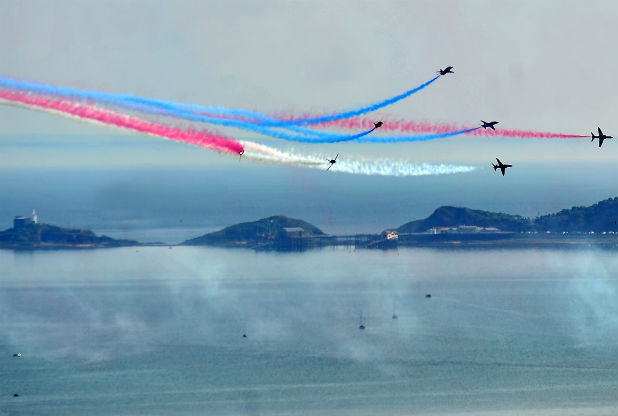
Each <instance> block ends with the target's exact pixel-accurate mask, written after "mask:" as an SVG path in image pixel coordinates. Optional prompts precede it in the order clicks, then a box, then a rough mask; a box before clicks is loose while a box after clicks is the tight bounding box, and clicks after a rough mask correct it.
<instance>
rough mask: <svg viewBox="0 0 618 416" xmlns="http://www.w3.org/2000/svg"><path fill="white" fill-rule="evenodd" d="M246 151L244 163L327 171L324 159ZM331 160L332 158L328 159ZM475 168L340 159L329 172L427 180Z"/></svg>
mask: <svg viewBox="0 0 618 416" xmlns="http://www.w3.org/2000/svg"><path fill="white" fill-rule="evenodd" d="M241 143H242V145H243V147H244V148H245V155H244V156H243V157H245V156H246V157H247V159H251V160H255V161H260V162H266V163H272V164H278V165H289V166H300V167H308V168H314V169H326V168H327V167H328V162H327V159H328V158H327V157H326V156H325V155H319V154H317V155H316V154H313V155H302V154H295V153H291V152H283V151H281V150H278V149H275V148H273V147H269V146H266V145H263V144H260V143H255V142H249V141H241ZM331 157H332V155H331ZM475 169H476V167H474V166H465V165H448V164H443V163H441V164H430V163H409V162H402V161H393V160H390V159H375V160H365V159H348V158H341V159H339V160H337V164H335V165H333V167H332V168H331V169H330V170H331V171H333V172H343V173H352V174H357V175H381V176H426V175H446V174H453V173H465V172H471V171H473V170H475Z"/></svg>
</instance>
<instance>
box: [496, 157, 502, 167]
mask: <svg viewBox="0 0 618 416" xmlns="http://www.w3.org/2000/svg"><path fill="white" fill-rule="evenodd" d="M496 160H497V161H498V164H499V165H500V166H502V162H500V159H498V158H496Z"/></svg>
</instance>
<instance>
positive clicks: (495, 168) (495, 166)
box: [491, 163, 498, 172]
mask: <svg viewBox="0 0 618 416" xmlns="http://www.w3.org/2000/svg"><path fill="white" fill-rule="evenodd" d="M491 166H493V167H494V172H495V171H496V170H498V165H494V164H493V163H492V164H491Z"/></svg>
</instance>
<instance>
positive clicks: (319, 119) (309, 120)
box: [261, 75, 440, 127]
mask: <svg viewBox="0 0 618 416" xmlns="http://www.w3.org/2000/svg"><path fill="white" fill-rule="evenodd" d="M438 78H440V75H438V76H436V77H435V78H433V79H431V80H429V81H427V82H426V83H424V84H421V85H419V86H418V87H416V88H413V89H411V90H409V91H406V92H404V93H403V94H399V95H396V96H394V97H392V98H388V99H386V100H384V101H380V102H379V103H376V104H371V105H368V106H366V107H361V108H359V109H356V110H352V111H346V112H342V113H336V114H331V115H327V116H321V117H313V118H303V119H297V120H287V121H276V122H263V123H261V124H262V125H264V126H277V127H284V126H289V125H294V124H296V125H299V124H301V125H302V124H317V123H327V122H330V121H337V120H342V119H346V118H352V117H356V116H359V115H361V114H365V113H370V112H372V111H376V110H379V109H380V108H383V107H386V106H388V105H391V104H394V103H396V102H397V101H401V100H403V99H404V98H406V97H409V96H410V95H412V94H414V93H416V92H419V91H420V90H422V89H424V88H425V87H428V86H429V85H431V84H432V83H433V82H434V81H435V80H437V79H438Z"/></svg>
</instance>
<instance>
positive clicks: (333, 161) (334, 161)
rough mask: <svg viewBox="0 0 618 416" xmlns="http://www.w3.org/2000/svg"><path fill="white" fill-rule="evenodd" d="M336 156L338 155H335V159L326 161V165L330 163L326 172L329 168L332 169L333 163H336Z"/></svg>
mask: <svg viewBox="0 0 618 416" xmlns="http://www.w3.org/2000/svg"><path fill="white" fill-rule="evenodd" d="M338 156H339V153H337V156H335V158H334V159H330V160H329V159H326V160H327V161H328V163H330V165H328V167H327V168H326V170H329V169H330V168H332V167H333V165H334V164H335V163H337V157H338Z"/></svg>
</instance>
